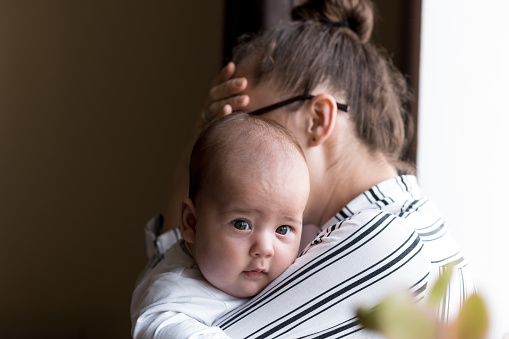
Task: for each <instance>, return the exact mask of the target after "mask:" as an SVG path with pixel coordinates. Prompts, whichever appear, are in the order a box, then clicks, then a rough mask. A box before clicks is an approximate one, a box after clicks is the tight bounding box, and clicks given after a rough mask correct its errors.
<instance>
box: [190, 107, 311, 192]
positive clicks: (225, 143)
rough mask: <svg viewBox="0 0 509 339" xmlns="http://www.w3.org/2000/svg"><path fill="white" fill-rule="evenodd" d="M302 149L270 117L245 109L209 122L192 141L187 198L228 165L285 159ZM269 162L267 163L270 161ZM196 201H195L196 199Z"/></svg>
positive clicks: (301, 152)
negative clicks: (251, 112) (256, 114)
mask: <svg viewBox="0 0 509 339" xmlns="http://www.w3.org/2000/svg"><path fill="white" fill-rule="evenodd" d="M285 154H286V155H290V156H297V157H299V156H302V159H303V160H304V163H305V159H306V158H305V156H304V152H303V151H302V149H301V147H300V145H299V143H298V141H297V139H295V137H294V136H293V135H292V134H291V133H290V132H289V131H288V130H287V129H286V128H285V127H283V126H281V125H280V124H278V123H277V122H275V121H273V120H269V119H266V118H263V117H259V116H252V115H249V114H247V113H233V114H229V115H227V116H224V117H222V118H220V119H217V120H215V121H213V122H212V123H210V124H209V125H208V126H207V127H206V128H205V129H204V130H203V131H202V132H201V134H200V136H199V137H198V139H197V140H196V143H195V144H194V147H193V151H192V153H191V161H190V164H189V198H190V199H191V200H193V201H195V199H196V197H197V195H198V193H199V192H200V191H202V190H203V189H204V187H205V186H206V185H207V184H208V183H210V182H213V181H214V180H217V176H218V175H220V173H221V171H222V170H223V169H224V170H228V168H229V167H230V166H235V165H237V164H242V166H246V167H247V166H255V165H257V164H261V163H264V162H267V161H268V162H274V161H287V160H288V157H286V156H284V155H285ZM269 165H270V164H269ZM195 202H196V201H195Z"/></svg>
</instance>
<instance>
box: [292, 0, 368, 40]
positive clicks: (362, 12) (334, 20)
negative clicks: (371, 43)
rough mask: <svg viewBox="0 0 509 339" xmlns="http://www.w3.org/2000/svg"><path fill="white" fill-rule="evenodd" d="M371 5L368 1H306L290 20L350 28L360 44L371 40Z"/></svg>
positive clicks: (295, 10) (296, 8) (296, 9)
mask: <svg viewBox="0 0 509 339" xmlns="http://www.w3.org/2000/svg"><path fill="white" fill-rule="evenodd" d="M373 11H374V10H373V4H372V2H371V1H370V0H308V1H305V2H304V3H303V4H301V5H299V6H296V7H294V8H293V10H292V20H294V21H307V20H315V21H320V22H322V23H325V24H330V25H332V26H338V27H348V28H350V29H351V30H352V31H353V32H354V33H355V34H356V35H357V36H358V38H359V39H360V40H361V41H362V42H367V41H368V40H369V39H370V38H371V33H372V31H373V20H374V19H373V18H374V14H373Z"/></svg>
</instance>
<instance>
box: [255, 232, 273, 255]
mask: <svg viewBox="0 0 509 339" xmlns="http://www.w3.org/2000/svg"><path fill="white" fill-rule="evenodd" d="M273 238H274V237H273V236H272V235H271V234H270V235H269V234H266V233H263V234H259V235H257V236H256V237H254V239H253V240H254V242H253V244H252V246H251V251H250V255H251V256H253V257H272V256H273V255H274V239H273Z"/></svg>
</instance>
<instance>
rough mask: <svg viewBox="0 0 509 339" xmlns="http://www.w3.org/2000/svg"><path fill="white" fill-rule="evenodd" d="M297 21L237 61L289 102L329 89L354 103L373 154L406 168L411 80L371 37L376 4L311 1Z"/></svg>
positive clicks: (354, 117)
mask: <svg viewBox="0 0 509 339" xmlns="http://www.w3.org/2000/svg"><path fill="white" fill-rule="evenodd" d="M292 18H293V20H294V22H293V23H291V24H287V25H283V26H280V27H276V28H274V29H271V30H268V31H265V32H263V33H262V34H260V35H258V36H255V37H254V38H246V39H245V40H244V41H241V42H240V43H239V45H238V47H237V48H236V50H235V51H234V60H233V61H234V62H235V63H236V64H238V65H239V66H242V65H248V67H249V69H250V79H249V81H251V85H252V86H260V85H263V86H270V87H271V88H272V89H274V90H275V91H277V92H278V93H279V94H280V96H281V97H282V98H283V99H284V98H286V97H292V96H295V95H299V94H307V93H311V92H313V91H314V90H316V89H317V88H321V89H322V88H324V87H325V88H326V90H327V91H328V93H330V94H331V95H332V96H333V97H334V98H336V100H338V101H340V102H342V103H345V104H348V105H349V106H350V108H351V109H350V112H349V113H348V115H349V119H350V120H351V122H352V128H353V129H354V130H355V135H356V136H357V138H358V139H359V140H360V141H361V142H362V143H363V144H364V146H365V147H366V148H367V149H368V150H369V152H371V153H373V154H375V153H380V154H383V156H385V158H386V159H387V160H388V161H389V162H391V163H392V164H393V165H395V166H397V165H399V163H398V161H399V160H400V159H401V153H402V151H403V149H404V147H405V142H406V140H407V139H408V138H407V133H408V129H407V125H408V116H407V114H406V110H405V104H406V101H407V99H408V95H407V91H406V83H405V80H404V78H403V76H402V75H401V74H400V73H399V72H398V71H397V70H396V69H395V68H394V66H393V65H392V64H391V62H390V61H389V60H388V59H387V58H386V57H385V54H384V53H383V52H381V51H380V50H379V49H377V48H376V47H375V46H374V45H373V44H371V43H370V42H369V40H370V37H371V32H372V28H373V6H372V4H371V2H370V1H368V0H343V1H341V0H331V1H324V0H321V1H308V2H306V3H304V4H303V5H301V6H299V7H296V8H295V9H294V10H293V12H292ZM300 104H302V102H300ZM297 105H298V103H296V104H295V105H293V108H294V109H297V108H298V106H297ZM289 109H292V106H289Z"/></svg>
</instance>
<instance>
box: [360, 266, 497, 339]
mask: <svg viewBox="0 0 509 339" xmlns="http://www.w3.org/2000/svg"><path fill="white" fill-rule="evenodd" d="M452 271H453V270H452V269H446V270H445V273H444V274H443V275H442V276H441V277H440V278H439V279H438V281H437V282H436V284H435V285H434V286H433V288H432V290H431V292H430V294H429V296H428V300H427V302H426V304H416V303H415V301H414V300H413V299H412V297H411V295H410V293H398V294H393V295H390V296H388V297H387V298H385V299H384V300H383V301H382V302H381V303H380V304H378V305H377V306H375V307H373V308H359V309H358V311H357V316H358V317H359V321H360V323H361V324H362V325H363V326H364V327H365V328H368V329H371V330H374V331H376V332H378V333H380V334H382V335H383V336H385V337H386V338H388V339H485V338H486V336H487V333H488V312H487V308H486V305H485V303H484V301H483V299H482V298H481V297H480V296H479V295H477V294H472V295H471V296H470V297H469V298H468V299H467V300H466V302H465V303H464V304H463V306H462V308H461V310H460V312H459V314H458V317H457V318H456V319H455V320H454V321H452V322H449V323H448V324H443V323H441V322H440V321H439V320H438V319H437V316H436V314H435V309H436V308H437V307H438V305H439V304H440V300H441V298H442V296H443V295H444V294H445V292H446V289H447V286H448V284H449V281H450V279H451V274H452Z"/></svg>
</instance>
